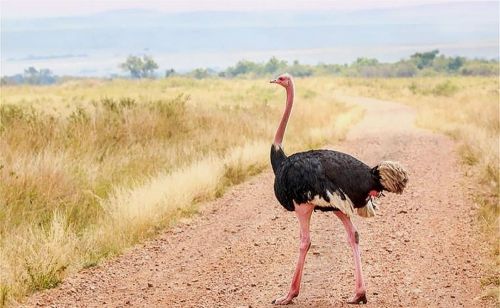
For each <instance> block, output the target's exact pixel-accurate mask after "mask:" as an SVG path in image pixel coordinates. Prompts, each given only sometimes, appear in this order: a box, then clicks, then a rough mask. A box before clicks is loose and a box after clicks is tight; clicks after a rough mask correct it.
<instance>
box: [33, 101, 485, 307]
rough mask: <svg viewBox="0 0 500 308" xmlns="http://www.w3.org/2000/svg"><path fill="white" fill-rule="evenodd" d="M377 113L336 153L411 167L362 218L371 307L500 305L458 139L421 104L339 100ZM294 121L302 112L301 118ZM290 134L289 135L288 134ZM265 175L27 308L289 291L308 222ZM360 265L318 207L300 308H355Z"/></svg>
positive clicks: (209, 301) (260, 302)
mask: <svg viewBox="0 0 500 308" xmlns="http://www.w3.org/2000/svg"><path fill="white" fill-rule="evenodd" d="M340 99H342V100H345V101H349V102H352V103H357V104H360V105H361V106H363V107H365V108H366V115H365V117H364V119H363V120H362V121H361V122H360V123H359V124H358V125H357V126H355V127H354V128H353V129H352V131H351V132H350V133H349V135H348V136H347V138H346V140H345V141H344V142H342V144H340V145H339V146H336V147H335V148H336V149H339V150H341V151H345V152H347V153H351V154H353V155H354V156H356V157H358V158H360V159H362V160H364V161H365V162H366V163H368V164H370V165H374V164H376V163H377V162H378V161H380V160H388V159H390V160H398V161H400V162H402V163H403V164H404V165H405V166H407V168H408V170H409V172H410V183H409V187H408V188H407V190H406V191H405V193H404V194H403V195H392V194H389V195H387V196H386V197H385V198H383V200H382V204H381V210H380V211H379V213H380V214H379V215H378V216H377V217H375V218H371V219H364V218H361V217H355V218H353V219H354V223H355V224H356V225H357V227H358V231H359V234H360V244H361V250H362V263H363V270H364V276H365V280H366V284H367V288H368V292H367V297H368V306H369V307H398V306H399V307H438V306H439V307H458V306H464V307H492V306H494V303H493V302H489V301H484V300H477V299H474V298H476V297H477V296H478V295H479V294H480V291H481V290H480V282H479V280H480V277H481V276H482V275H483V270H482V268H483V265H482V263H481V260H482V259H483V258H485V256H486V255H487V248H486V244H485V243H483V242H481V240H480V235H479V232H478V226H477V224H476V208H475V206H474V205H473V202H472V201H471V195H472V193H473V187H474V186H473V185H472V184H470V183H469V184H467V183H466V181H465V180H464V177H463V172H462V171H461V169H460V168H459V167H458V162H457V154H456V152H455V145H454V143H453V142H452V141H451V140H450V139H448V138H447V137H444V136H442V135H438V134H434V133H430V132H428V131H425V130H421V129H418V128H415V127H414V126H413V124H412V123H413V122H414V114H413V112H412V110H411V109H409V108H407V107H404V106H402V105H399V104H395V103H391V102H385V101H378V100H373V99H366V98H354V97H340ZM291 121H293V115H292V118H291ZM285 141H286V140H285ZM272 183H273V174H272V172H271V171H266V172H264V173H263V174H261V175H259V176H256V177H254V178H252V179H251V180H249V181H248V182H246V183H244V184H241V185H238V186H236V187H234V188H233V189H231V190H230V191H229V192H228V193H226V194H225V195H224V196H223V197H222V198H220V199H218V200H216V201H214V202H211V203H209V204H206V205H204V206H202V209H201V213H200V215H197V216H196V217H193V218H192V219H191V220H189V221H185V222H183V223H181V224H179V225H178V226H177V227H175V228H173V229H171V230H168V231H165V232H164V233H163V234H161V235H160V236H158V237H157V238H156V239H153V240H151V241H148V242H146V243H145V244H143V245H140V246H136V247H134V248H132V249H131V250H129V251H128V252H126V253H124V254H123V255H122V256H120V257H117V258H115V259H112V260H109V261H106V262H103V263H102V264H101V265H99V266H96V267H94V268H90V269H86V270H83V271H81V272H80V273H78V274H76V275H74V276H72V277H70V278H68V279H66V280H65V282H64V283H62V284H61V285H60V286H59V287H58V288H56V289H53V290H48V291H44V292H41V293H38V294H35V295H34V296H32V297H31V298H29V299H28V300H27V303H26V305H27V306H35V305H41V306H53V307H124V306H139V307H250V306H251V307H271V304H270V303H271V301H272V300H273V299H275V298H277V297H278V296H281V295H283V294H284V293H285V292H287V289H288V286H289V283H290V280H291V277H292V273H293V269H294V265H295V260H296V258H297V254H298V244H299V243H298V223H297V221H296V218H295V216H294V215H293V213H289V212H286V211H285V210H284V209H283V208H282V207H281V206H280V205H279V204H278V202H277V201H276V199H275V197H274V193H273V188H272V187H273V185H272ZM353 273H354V264H353V259H352V255H351V249H350V247H349V246H348V244H347V241H346V234H345V231H344V229H343V227H342V225H341V223H340V221H339V220H338V219H337V218H336V217H335V215H333V214H332V213H320V212H317V213H314V214H313V218H312V246H311V250H310V251H309V254H308V256H307V260H306V266H305V270H304V278H303V280H302V290H301V294H300V295H299V297H297V298H296V299H295V300H294V304H293V305H294V306H296V307H332V306H333V307H347V306H348V305H347V304H345V301H346V299H348V298H349V297H350V296H352V294H353V291H354V275H353Z"/></svg>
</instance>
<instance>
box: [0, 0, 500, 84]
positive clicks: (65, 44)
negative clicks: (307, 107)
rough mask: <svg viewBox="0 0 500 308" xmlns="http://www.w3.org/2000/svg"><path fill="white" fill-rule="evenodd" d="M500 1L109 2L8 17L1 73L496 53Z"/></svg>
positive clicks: (100, 72)
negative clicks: (119, 5) (177, 9)
mask: <svg viewBox="0 0 500 308" xmlns="http://www.w3.org/2000/svg"><path fill="white" fill-rule="evenodd" d="M498 27H499V16H498V2H461V3H447V4H433V5H421V6H415V7H402V8H395V9H372V10H357V11H351V12H339V11H323V12H278V11H271V12H191V13H162V12H155V11H146V10H124V11H112V12H106V13H100V14H94V15H88V16H79V17H61V18H44V19H23V20H9V19H3V20H2V27H1V42H2V47H1V51H2V52H1V64H2V71H1V74H2V75H8V74H14V73H19V72H22V70H23V69H24V68H26V67H28V66H35V67H40V68H42V67H47V68H50V69H52V70H53V71H54V72H55V73H56V74H71V75H97V76H105V75H109V74H113V73H120V70H119V68H118V64H119V63H120V62H121V61H123V60H124V59H125V57H126V56H127V55H129V54H150V55H152V56H153V57H154V58H155V59H156V60H157V62H158V63H159V64H160V69H167V68H175V69H176V70H178V71H182V70H189V69H193V68H195V67H213V68H223V67H226V66H228V65H231V64H233V63H235V62H236V61H237V60H240V59H242V58H245V59H249V60H253V61H261V60H264V59H269V58H270V57H271V56H273V55H274V56H278V57H279V58H283V59H288V60H293V59H298V60H300V61H301V62H303V63H308V64H316V63H318V62H328V63H344V62H350V61H352V60H354V59H355V58H357V57H360V56H366V57H376V58H378V59H380V60H382V61H397V60H398V59H400V58H403V57H407V56H408V55H409V54H412V53H414V52H416V51H422V50H430V49H434V48H438V49H440V50H441V52H442V53H445V54H448V55H460V56H467V57H484V58H498V44H499V40H498V35H499V33H498Z"/></svg>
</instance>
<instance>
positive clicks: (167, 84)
mask: <svg viewBox="0 0 500 308" xmlns="http://www.w3.org/2000/svg"><path fill="white" fill-rule="evenodd" d="M296 83H297V85H298V91H297V101H298V102H299V103H298V104H296V106H295V107H294V116H293V121H291V122H290V125H289V128H288V131H287V137H286V140H285V143H286V147H287V150H288V151H295V150H305V149H307V148H312V147H318V146H320V145H322V144H327V143H334V142H335V141H336V140H338V139H339V138H342V137H343V136H344V135H345V132H346V131H347V129H348V128H349V127H350V126H351V125H352V124H353V123H355V122H356V121H357V120H358V119H360V118H361V116H362V111H361V110H360V109H357V108H352V107H347V106H345V105H343V104H342V103H339V102H336V101H335V100H334V99H333V97H334V96H333V95H332V93H333V90H334V88H335V82H334V80H326V79H325V80H321V82H319V80H317V79H298V80H296ZM1 91H2V94H1V101H0V306H1V305H5V304H8V303H14V302H15V301H17V300H19V299H21V298H22V297H23V296H25V295H26V294H29V293H32V292H34V291H37V290H42V289H45V288H51V287H54V286H56V285H57V284H58V283H59V282H60V281H61V280H62V279H63V278H64V277H65V276H66V275H68V274H69V273H71V272H74V271H76V270H79V269H81V268H85V267H89V266H93V265H95V264H97V262H99V260H101V259H103V258H106V257H109V256H112V255H115V254H117V253H120V252H121V251H123V249H125V248H127V247H130V246H131V245H133V244H134V243H137V242H139V241H141V240H143V239H145V238H148V237H150V236H152V235H154V234H156V233H157V232H158V231H159V230H161V229H162V228H165V227H168V226H170V225H172V224H174V223H175V222H176V220H178V219H179V218H180V217H183V216H185V215H190V214H192V213H195V212H196V208H197V204H199V203H200V202H203V201H207V200H210V199H213V198H215V197H217V196H220V195H221V194H222V193H223V192H224V190H225V189H226V188H227V187H229V186H231V185H233V184H236V183H239V182H241V181H243V180H244V179H245V178H246V177H248V176H251V175H253V174H256V173H258V172H260V171H262V170H263V169H264V168H265V167H266V166H267V165H268V155H269V149H270V144H271V141H272V138H273V136H274V131H275V129H276V126H277V124H278V121H279V118H280V116H281V113H282V110H283V108H284V100H285V98H284V96H285V95H284V92H283V89H281V88H278V87H276V86H273V85H269V83H268V81H267V80H194V79H185V78H171V79H165V80H144V81H125V80H115V81H100V80H85V81H74V82H73V81H72V82H66V83H64V84H60V85H55V86H46V87H30V86H16V87H2V89H1ZM318 110H321V112H318ZM312 117H314V119H315V121H310V120H309V119H310V118H312Z"/></svg>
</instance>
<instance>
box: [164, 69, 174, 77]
mask: <svg viewBox="0 0 500 308" xmlns="http://www.w3.org/2000/svg"><path fill="white" fill-rule="evenodd" d="M174 75H175V70H174V69H173V68H171V69H169V70H166V71H165V78H168V77H172V76H174Z"/></svg>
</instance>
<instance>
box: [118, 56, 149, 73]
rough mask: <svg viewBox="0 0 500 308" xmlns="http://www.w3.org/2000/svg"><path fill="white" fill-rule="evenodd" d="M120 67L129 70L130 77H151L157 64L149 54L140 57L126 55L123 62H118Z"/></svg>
mask: <svg viewBox="0 0 500 308" xmlns="http://www.w3.org/2000/svg"><path fill="white" fill-rule="evenodd" d="M120 67H121V69H123V70H124V71H128V72H130V76H131V77H132V78H146V77H153V74H154V71H155V70H156V69H157V68H158V64H157V63H156V62H155V61H154V60H153V58H152V57H151V56H146V55H144V56H143V57H142V58H141V57H137V56H128V57H127V59H126V60H125V62H124V63H121V64H120Z"/></svg>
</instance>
